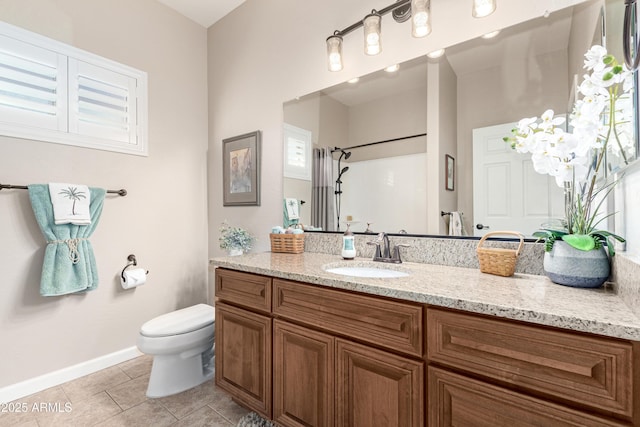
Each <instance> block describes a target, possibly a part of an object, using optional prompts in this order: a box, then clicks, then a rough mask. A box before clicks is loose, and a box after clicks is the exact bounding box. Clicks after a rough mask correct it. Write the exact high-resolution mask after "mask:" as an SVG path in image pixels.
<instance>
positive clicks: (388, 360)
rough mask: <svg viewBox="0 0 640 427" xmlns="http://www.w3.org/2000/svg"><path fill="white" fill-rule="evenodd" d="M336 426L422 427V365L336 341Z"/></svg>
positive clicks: (371, 349) (360, 346)
mask: <svg viewBox="0 0 640 427" xmlns="http://www.w3.org/2000/svg"><path fill="white" fill-rule="evenodd" d="M336 365H337V366H336V412H337V417H336V425H337V426H349V427H422V426H423V422H424V421H423V420H424V418H423V417H424V396H423V390H424V377H423V376H424V364H423V363H422V362H418V361H414V360H411V359H407V358H406V357H401V356H397V355H394V354H391V353H387V352H384V351H381V350H375V349H373V348H370V347H366V346H363V345H359V344H354V343H352V342H349V341H344V340H341V339H336Z"/></svg>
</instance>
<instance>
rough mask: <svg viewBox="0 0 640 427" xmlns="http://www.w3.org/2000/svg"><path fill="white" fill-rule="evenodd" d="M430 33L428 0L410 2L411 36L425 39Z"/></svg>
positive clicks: (429, 6) (429, 3)
mask: <svg viewBox="0 0 640 427" xmlns="http://www.w3.org/2000/svg"><path fill="white" fill-rule="evenodd" d="M429 33H431V2H430V0H411V35H412V36H413V37H425V36H427V35H428V34H429Z"/></svg>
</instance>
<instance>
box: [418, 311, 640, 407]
mask: <svg viewBox="0 0 640 427" xmlns="http://www.w3.org/2000/svg"><path fill="white" fill-rule="evenodd" d="M427 357H428V359H429V361H430V362H435V363H438V364H440V365H443V366H449V367H452V368H458V369H462V370H464V371H467V372H469V373H472V374H474V375H475V376H477V375H480V376H483V377H486V378H491V379H494V380H497V381H500V382H501V383H503V384H507V385H512V386H514V387H517V388H518V389H521V390H525V391H527V392H530V393H533V394H537V395H540V396H543V397H547V398H549V397H551V398H554V400H556V401H560V402H564V403H572V404H576V405H578V406H580V407H586V408H589V409H595V410H598V411H601V412H603V413H605V414H615V415H617V416H621V417H624V418H626V419H631V418H632V416H633V409H634V408H633V378H634V375H633V348H632V345H631V344H630V343H627V342H622V341H619V340H614V339H607V338H603V337H589V336H584V335H578V334H574V333H570V332H563V331H555V330H548V329H544V328H539V327H535V326H528V325H522V324H516V323H512V322H509V321H504V320H496V319H488V318H485V317H482V316H474V315H469V314H463V313H458V312H450V311H445V310H439V309H434V308H431V307H429V308H427Z"/></svg>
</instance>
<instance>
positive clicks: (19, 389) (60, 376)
mask: <svg viewBox="0 0 640 427" xmlns="http://www.w3.org/2000/svg"><path fill="white" fill-rule="evenodd" d="M140 355H142V353H140V351H138V348H137V347H135V346H134V347H129V348H125V349H123V350H120V351H116V352H114V353H110V354H105V355H104V356H100V357H97V358H95V359H91V360H87V361H86V362H82V363H78V364H77V365H73V366H69V367H68V368H63V369H60V370H57V371H53V372H50V373H48V374H44V375H41V376H39V377H35V378H32V379H29V380H26V381H22V382H19V383H17V384H12V385H10V386H6V387H2V388H0V403H7V402H11V401H14V400H16V399H20V398H22V397H25V396H29V395H30V394H33V393H37V392H39V391H42V390H45V389H47V388H50V387H55V386H57V385H60V384H63V383H66V382H67V381H71V380H75V379H76V378H80V377H83V376H85V375H89V374H92V373H94V372H97V371H99V370H101V369H105V368H108V367H110V366H114V365H117V364H118V363H122V362H126V361H127V360H131V359H133V358H135V357H138V356H140Z"/></svg>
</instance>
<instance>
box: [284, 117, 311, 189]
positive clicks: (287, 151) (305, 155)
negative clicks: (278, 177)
mask: <svg viewBox="0 0 640 427" xmlns="http://www.w3.org/2000/svg"><path fill="white" fill-rule="evenodd" d="M284 176H285V177H286V178H296V179H304V180H306V181H311V132H310V131H308V130H305V129H300V128H297V127H295V126H291V125H289V124H286V123H285V124H284Z"/></svg>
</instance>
